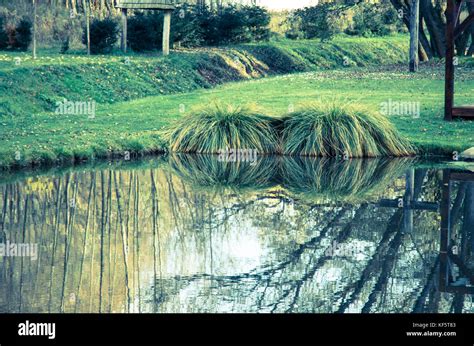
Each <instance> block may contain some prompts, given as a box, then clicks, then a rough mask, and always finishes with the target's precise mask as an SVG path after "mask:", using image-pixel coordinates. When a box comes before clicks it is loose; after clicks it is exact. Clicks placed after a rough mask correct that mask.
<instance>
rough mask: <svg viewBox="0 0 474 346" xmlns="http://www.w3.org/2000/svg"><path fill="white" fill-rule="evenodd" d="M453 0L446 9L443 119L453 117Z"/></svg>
mask: <svg viewBox="0 0 474 346" xmlns="http://www.w3.org/2000/svg"><path fill="white" fill-rule="evenodd" d="M455 1H456V0H448V6H447V9H446V72H445V79H446V82H445V95H444V120H446V121H451V120H452V119H453V105H454V25H455V13H454V12H455V11H454V9H455V6H454V5H455V3H454V2H455Z"/></svg>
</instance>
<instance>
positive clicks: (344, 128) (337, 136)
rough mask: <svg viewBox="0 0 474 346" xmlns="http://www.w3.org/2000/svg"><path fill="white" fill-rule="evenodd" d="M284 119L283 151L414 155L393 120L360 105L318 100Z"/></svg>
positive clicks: (304, 154)
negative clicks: (391, 121)
mask: <svg viewBox="0 0 474 346" xmlns="http://www.w3.org/2000/svg"><path fill="white" fill-rule="evenodd" d="M303 108H304V110H302V111H297V112H294V113H292V114H290V115H289V116H287V117H286V118H285V119H284V129H283V153H284V154H287V155H301V156H318V157H340V156H342V157H378V156H410V155H413V154H414V153H415V152H414V149H413V148H412V146H411V145H410V144H409V142H408V141H407V140H405V139H403V138H402V137H401V136H400V135H399V134H398V132H397V130H396V129H395V127H394V126H393V125H392V123H390V121H389V120H388V119H387V118H386V117H384V116H382V115H380V114H378V113H376V112H373V111H371V110H369V109H367V108H364V107H362V106H359V105H351V104H340V103H337V102H327V103H325V102H321V101H319V102H314V103H311V104H308V105H306V106H304V107H303Z"/></svg>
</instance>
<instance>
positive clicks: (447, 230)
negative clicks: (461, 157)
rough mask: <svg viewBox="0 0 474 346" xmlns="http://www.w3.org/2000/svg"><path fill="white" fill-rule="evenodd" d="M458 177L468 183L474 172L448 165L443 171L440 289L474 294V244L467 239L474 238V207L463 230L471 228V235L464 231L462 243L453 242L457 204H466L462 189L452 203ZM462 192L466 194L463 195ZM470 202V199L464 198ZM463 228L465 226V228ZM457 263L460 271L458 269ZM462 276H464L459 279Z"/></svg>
mask: <svg viewBox="0 0 474 346" xmlns="http://www.w3.org/2000/svg"><path fill="white" fill-rule="evenodd" d="M454 181H457V182H461V183H464V184H474V173H472V172H456V171H451V170H449V169H446V170H444V171H443V188H442V197H441V243H440V291H441V292H450V293H460V294H474V270H473V269H472V268H470V267H469V266H468V264H467V263H469V262H472V260H471V258H472V257H471V256H472V250H470V249H472V245H470V244H467V243H466V239H471V241H472V231H473V230H474V210H470V212H469V213H468V215H465V216H464V220H463V230H464V232H471V235H468V234H464V235H463V236H462V237H458V238H461V246H460V249H459V250H458V246H457V245H453V244H452V242H453V239H454V238H455V237H454V234H453V228H454V225H455V221H456V214H459V212H456V210H455V209H456V206H458V207H459V206H460V205H461V204H462V199H463V198H464V197H462V198H461V199H459V198H458V197H459V196H460V194H459V192H458V197H457V198H456V201H455V202H454V205H453V207H451V186H452V183H453V182H454ZM461 196H462V195H461ZM464 203H466V202H464ZM461 232H462V230H461ZM455 267H457V271H456V270H455ZM456 272H457V275H458V276H461V277H462V279H463V280H455V277H456V276H457V275H456Z"/></svg>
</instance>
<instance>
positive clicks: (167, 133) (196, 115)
mask: <svg viewBox="0 0 474 346" xmlns="http://www.w3.org/2000/svg"><path fill="white" fill-rule="evenodd" d="M272 120H273V118H271V117H268V116H265V115H263V114H262V113H260V112H258V110H256V109H255V108H252V107H241V106H231V105H222V104H215V105H213V106H210V107H206V108H200V109H198V110H196V111H194V112H192V113H191V114H190V115H187V116H184V117H182V118H180V119H178V120H177V121H176V122H174V123H173V124H172V125H170V126H169V127H168V128H166V129H165V130H164V131H163V133H162V134H163V138H164V139H165V141H166V142H167V144H168V148H169V150H170V151H171V152H180V153H198V154H218V153H220V152H221V151H223V150H226V149H252V150H257V151H258V154H272V153H275V152H277V149H278V148H277V146H278V139H277V135H276V132H275V130H274V129H273V127H272Z"/></svg>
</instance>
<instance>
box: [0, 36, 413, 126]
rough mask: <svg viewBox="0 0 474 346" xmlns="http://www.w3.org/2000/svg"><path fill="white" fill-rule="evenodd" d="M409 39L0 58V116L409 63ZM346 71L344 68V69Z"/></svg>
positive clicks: (346, 39)
mask: <svg viewBox="0 0 474 346" xmlns="http://www.w3.org/2000/svg"><path fill="white" fill-rule="evenodd" d="M407 42H408V41H407V38H406V37H405V36H393V37H388V38H370V39H360V38H358V39H356V38H351V37H339V38H336V39H335V40H334V41H332V42H328V43H321V42H319V41H316V40H315V41H289V40H282V41H279V42H272V43H265V44H249V45H241V46H236V47H228V48H219V49H217V48H215V49H214V48H203V49H193V50H181V51H177V52H174V53H173V54H172V55H171V56H170V57H167V58H164V57H161V56H158V55H157V53H154V54H151V53H150V54H149V55H133V54H132V55H129V56H123V55H121V54H120V53H117V54H116V55H111V56H93V57H87V56H85V55H72V54H71V55H58V54H54V53H52V52H50V51H44V52H40V54H39V58H38V59H37V60H34V61H33V60H32V59H31V57H30V56H29V55H27V54H20V53H2V54H0V116H1V117H5V116H29V115H31V114H35V113H39V112H44V111H53V110H54V109H55V105H56V102H57V101H59V100H62V99H63V98H67V99H69V100H75V101H76V100H77V101H85V100H89V99H92V100H95V101H96V102H98V103H105V104H112V103H116V102H121V101H128V100H132V99H139V98H143V97H146V96H152V95H169V94H176V93H185V92H190V91H194V90H197V89H202V88H211V87H214V86H216V85H219V84H223V83H227V82H234V81H240V80H247V79H252V78H260V77H264V76H268V75H275V74H283V73H294V72H305V71H312V70H315V69H327V68H335V67H343V66H351V65H358V66H366V65H380V64H393V63H398V62H401V61H405V60H406V51H407ZM344 64H345V65H344Z"/></svg>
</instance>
